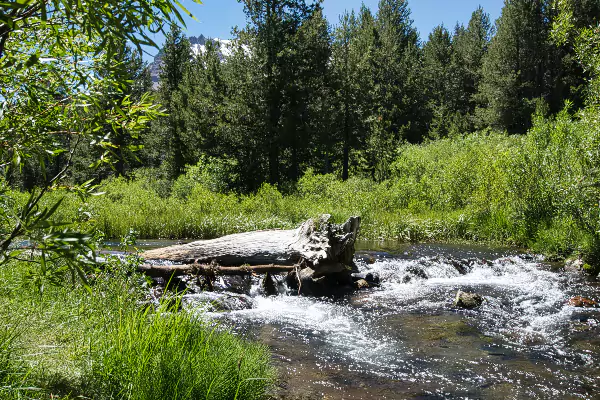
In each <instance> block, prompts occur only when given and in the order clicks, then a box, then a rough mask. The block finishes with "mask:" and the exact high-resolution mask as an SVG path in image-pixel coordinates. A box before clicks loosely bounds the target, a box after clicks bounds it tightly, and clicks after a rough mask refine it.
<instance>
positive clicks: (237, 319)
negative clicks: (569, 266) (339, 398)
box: [186, 253, 600, 398]
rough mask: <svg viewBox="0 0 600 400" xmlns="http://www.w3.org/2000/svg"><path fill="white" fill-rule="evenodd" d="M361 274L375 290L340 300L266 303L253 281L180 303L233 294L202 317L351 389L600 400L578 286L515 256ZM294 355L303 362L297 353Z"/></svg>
mask: <svg viewBox="0 0 600 400" xmlns="http://www.w3.org/2000/svg"><path fill="white" fill-rule="evenodd" d="M359 266H360V269H361V271H363V272H367V271H368V272H373V273H376V274H378V275H379V276H380V278H381V281H382V284H381V287H380V288H377V289H371V290H368V291H364V292H358V293H356V294H355V295H352V296H350V297H347V298H344V299H316V298H309V297H297V296H288V295H279V296H276V297H263V296H260V295H258V294H257V292H258V290H257V287H258V286H257V285H258V281H255V282H254V285H255V286H254V289H253V290H252V291H251V293H252V296H247V295H231V294H223V293H210V294H206V293H202V294H198V295H190V296H187V297H186V298H187V300H186V301H187V302H188V303H191V304H196V305H197V304H198V303H199V302H200V303H202V302H207V301H208V302H210V301H213V300H215V299H218V298H220V297H222V296H230V298H231V299H232V300H231V301H233V306H232V307H230V308H227V310H229V311H225V312H215V310H212V309H210V307H209V308H208V309H207V308H205V309H204V311H205V312H206V311H208V314H207V315H209V316H210V317H211V318H214V319H217V320H221V321H224V322H225V323H226V324H227V325H230V326H232V327H235V329H238V330H239V329H242V330H243V331H245V332H261V327H272V329H271V330H272V331H273V332H275V333H273V334H271V336H269V339H268V340H269V343H270V345H271V346H274V347H275V348H277V349H279V350H280V351H281V352H283V353H285V354H288V356H286V357H287V358H286V359H289V360H291V361H289V362H290V363H300V362H308V360H312V361H310V362H313V363H314V367H313V368H316V369H318V370H326V371H330V372H329V373H331V374H334V375H335V376H338V378H336V379H344V380H345V381H348V382H352V379H359V378H356V376H357V375H356V374H358V376H359V377H360V379H363V380H366V381H367V382H370V383H369V384H368V385H371V384H375V382H377V384H375V386H374V387H378V386H377V385H380V386H381V385H382V384H381V383H380V381H378V379H380V378H381V379H394V381H393V382H409V383H410V382H413V383H415V384H416V386H415V387H417V388H419V390H421V391H423V393H434V394H436V396H437V395H440V394H441V395H442V397H446V396H447V395H448V394H447V393H446V392H445V390H449V391H450V392H449V393H454V394H458V393H462V394H464V395H470V396H472V397H489V393H490V391H491V392H493V393H499V392H498V391H499V390H501V391H502V393H506V396H508V397H512V398H529V397H533V398H545V397H546V396H550V397H561V396H564V395H566V394H568V393H570V396H571V395H573V393H576V394H577V395H576V396H575V397H577V398H593V396H591V395H590V391H591V392H592V393H596V394H598V393H600V392H598V387H597V386H598V383H597V382H598V379H597V378H598V377H595V376H594V375H597V373H596V374H594V373H593V372H591V371H593V366H594V365H597V363H598V362H600V357H599V354H598V350H599V349H598V347H594V346H597V344H598V343H597V342H594V344H593V345H590V346H591V347H590V348H583V349H582V347H585V341H583V342H582V341H581V340H580V339H581V338H584V339H585V338H587V337H589V336H591V335H596V337H597V336H598V331H599V330H600V329H598V323H597V321H598V320H600V312H598V311H597V310H596V309H586V310H585V312H584V313H583V314H581V315H579V314H578V313H581V312H582V311H581V309H576V308H574V307H572V306H570V305H568V304H567V302H568V300H569V299H570V298H571V297H572V296H574V295H584V296H590V297H594V296H597V295H598V293H597V292H598V291H597V289H596V288H595V287H592V286H590V285H587V284H586V283H585V282H584V281H582V279H581V277H578V276H574V275H569V274H567V273H557V272H553V271H551V270H550V268H549V267H546V266H543V264H541V260H540V259H538V258H534V257H531V256H517V255H511V256H509V257H496V258H492V259H486V258H483V257H479V258H477V257H475V258H468V259H458V258H454V257H452V256H451V255H448V254H447V253H445V254H440V255H435V256H431V255H428V256H419V257H415V258H412V259H410V257H406V256H404V257H390V256H385V257H380V258H379V259H377V260H375V262H374V263H372V264H366V263H364V262H359ZM458 290H463V291H470V292H476V293H479V294H481V295H482V296H484V298H485V301H484V303H483V305H482V306H481V307H479V308H478V309H475V310H459V309H456V308H454V307H453V300H454V296H455V295H456V292H457V291H458ZM236 296H237V297H236ZM236 302H238V303H239V304H238V303H236ZM577 330H579V331H582V332H583V333H579V331H577ZM573 332H575V333H573ZM586 332H587V333H586ZM257 334H258V333H257ZM578 335H579V336H578ZM581 335H583V336H581ZM575 339H576V340H577V341H576V343H575ZM571 342H573V343H575V344H576V346H574V345H572V343H571ZM588 347H589V346H588ZM300 348H302V349H303V352H302V355H300V353H298V351H296V350H294V349H300ZM294 360H296V361H294ZM579 369H583V371H585V372H579ZM331 371H334V372H331ZM340 371H341V372H340ZM343 371H346V372H343ZM369 377H370V378H369ZM315 379H316V378H315ZM326 381H327V379H325V380H324V381H323V382H326ZM319 382H321V381H319ZM386 382H387V381H386ZM390 382H391V381H390ZM397 384H398V383H397ZM368 385H367V386H368ZM386 385H388V383H386ZM324 386H325V387H328V388H330V389H331V390H333V388H335V387H338V386H339V385H334V384H330V385H324ZM342 386H343V385H342ZM386 387H387V386H386ZM361 390H363V391H365V390H366V389H361ZM411 390H412V389H411ZM366 392H368V391H366ZM366 392H365V393H366ZM361 393H362V392H361ZM386 393H387V392H386ZM444 393H446V394H444ZM361 396H362V395H361ZM365 396H366V395H365ZM402 396H404V395H400V394H398V397H394V396H393V395H392V397H386V398H403V397H402ZM367 397H368V396H367ZM491 397H492V398H500V397H498V396H496V395H494V396H491ZM358 398H360V397H358ZM368 398H377V396H376V395H373V396H372V397H368ZM382 398H383V397H382Z"/></svg>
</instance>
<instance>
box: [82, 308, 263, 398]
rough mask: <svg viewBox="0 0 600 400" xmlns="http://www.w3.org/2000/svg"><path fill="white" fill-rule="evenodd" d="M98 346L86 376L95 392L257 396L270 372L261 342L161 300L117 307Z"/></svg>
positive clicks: (111, 395) (113, 395)
mask: <svg viewBox="0 0 600 400" xmlns="http://www.w3.org/2000/svg"><path fill="white" fill-rule="evenodd" d="M147 310H149V309H147ZM98 350H99V351H98V353H97V356H96V357H94V358H93V359H92V361H93V364H92V366H91V368H90V371H89V373H90V377H89V382H88V385H89V386H90V387H91V388H92V392H95V393H96V395H97V397H98V398H110V399H113V398H116V399H132V400H136V399H139V400H151V399H157V400H159V399H166V398H169V399H199V398H202V399H261V398H264V395H265V392H266V390H267V388H268V387H269V385H270V383H271V381H272V378H273V376H272V373H271V371H270V367H269V364H268V363H269V359H268V357H265V353H267V350H266V349H265V348H264V347H263V346H261V345H258V344H248V343H244V342H242V341H241V340H240V339H239V338H237V337H235V336H233V335H231V334H228V333H225V332H221V331H219V330H218V329H217V328H216V327H212V328H211V327H210V326H208V325H206V324H205V323H202V322H200V321H197V320H194V318H191V317H190V315H189V314H187V313H181V312H172V309H171V308H170V307H166V306H163V307H162V310H160V311H159V312H148V311H147V312H144V313H140V312H135V311H129V312H125V313H122V314H121V315H120V316H119V321H118V323H117V324H115V325H114V326H112V327H111V329H110V330H109V331H108V332H107V335H106V336H105V338H104V341H103V342H102V344H101V345H100V346H99V349H98Z"/></svg>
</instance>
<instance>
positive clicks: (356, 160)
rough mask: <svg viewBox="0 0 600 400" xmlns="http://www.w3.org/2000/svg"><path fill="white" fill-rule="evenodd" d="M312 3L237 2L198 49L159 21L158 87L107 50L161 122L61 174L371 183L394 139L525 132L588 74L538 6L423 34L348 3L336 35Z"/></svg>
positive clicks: (34, 173)
mask: <svg viewBox="0 0 600 400" xmlns="http://www.w3.org/2000/svg"><path fill="white" fill-rule="evenodd" d="M320 3H321V2H320V1H314V2H308V1H305V0H287V1H280V0H245V1H244V6H245V12H246V15H247V25H246V27H244V28H243V29H238V28H235V29H234V30H233V33H234V40H232V41H231V42H228V43H227V44H225V45H224V44H223V43H220V42H217V41H212V40H210V39H209V40H207V42H206V45H205V47H204V48H203V50H204V51H200V52H197V54H194V53H193V52H192V50H191V46H192V45H191V43H190V40H188V38H186V37H185V36H184V35H183V33H182V31H181V30H180V29H179V28H178V27H176V26H174V27H173V28H172V29H171V31H170V33H169V34H168V35H167V38H166V43H165V45H164V48H163V49H162V50H161V62H160V72H159V82H158V84H157V85H156V84H155V85H153V83H152V80H151V77H150V67H149V66H148V65H147V64H146V63H144V62H142V60H141V57H140V55H139V53H138V52H137V51H134V50H132V49H130V48H128V47H127V46H125V45H124V46H122V51H120V52H119V53H118V54H116V56H115V57H117V58H119V59H121V60H122V61H123V63H122V68H121V69H120V72H119V73H121V74H122V76H123V78H124V79H126V80H127V81H128V82H129V83H128V84H127V86H128V87H127V88H126V90H124V91H122V92H120V93H119V96H125V95H130V96H131V97H132V98H139V97H141V96H142V94H143V93H145V92H148V91H155V95H156V98H157V100H158V102H159V103H160V104H162V106H163V108H164V110H165V112H166V115H165V116H164V117H162V118H159V119H157V120H156V121H153V123H152V125H151V127H150V128H148V129H146V130H145V132H143V134H141V135H139V137H137V138H133V139H132V138H130V137H126V136H125V135H123V136H122V137H121V136H119V135H112V136H111V138H110V140H111V141H112V142H114V145H115V147H114V151H115V152H116V153H118V154H117V156H118V157H119V159H120V161H119V162H117V163H116V164H114V165H111V166H110V167H109V166H102V165H100V167H99V168H96V169H95V170H90V169H89V168H88V166H89V164H90V163H92V161H93V160H96V159H98V158H99V156H100V154H95V153H94V152H95V151H97V150H94V148H93V146H86V144H85V143H79V144H78V145H79V148H78V150H77V153H76V157H74V161H75V165H74V168H73V169H72V173H71V179H72V180H73V181H75V182H83V181H86V180H88V179H91V178H95V179H97V180H98V181H99V180H102V179H104V178H106V177H108V176H111V175H117V176H122V175H125V176H131V175H135V174H137V175H146V176H152V177H153V178H154V179H156V180H158V181H159V182H161V184H160V185H159V186H160V187H161V189H160V190H159V192H160V193H162V194H163V195H168V194H169V193H170V190H171V186H172V182H174V181H175V180H176V179H177V178H178V177H179V176H180V175H182V174H184V173H186V172H188V173H190V171H192V173H194V174H195V176H196V177H197V179H198V180H201V181H202V182H203V183H204V184H206V185H207V186H209V187H211V188H213V189H214V190H217V191H235V192H240V193H247V192H252V191H255V190H257V189H258V188H259V187H260V186H261V184H263V183H264V182H268V183H271V184H276V185H278V187H279V188H280V190H284V191H285V190H286V187H292V186H293V184H294V183H295V182H297V180H298V179H299V178H300V177H301V176H302V175H303V174H304V173H305V172H306V171H309V170H310V171H313V172H314V173H333V174H336V175H338V176H339V177H340V178H342V179H344V180H346V179H348V177H351V176H360V177H368V178H371V179H373V180H375V181H378V182H381V181H384V180H386V179H388V178H389V177H390V173H391V166H392V164H393V162H394V160H395V159H396V158H397V157H398V156H399V154H400V153H401V152H402V147H401V145H402V144H404V143H422V142H427V141H434V140H438V139H440V138H447V137H450V138H455V137H459V136H464V135H468V134H469V133H470V132H474V131H486V130H493V131H500V132H505V133H507V134H524V133H526V132H527V130H528V129H529V128H531V126H532V121H533V118H534V116H536V115H538V116H543V117H548V116H551V115H554V114H556V113H558V112H559V111H561V110H562V109H564V108H565V107H566V108H567V109H569V110H570V111H576V110H578V109H580V108H582V107H584V105H585V99H586V90H587V89H588V88H589V86H588V85H587V83H588V81H589V79H590V76H589V75H588V72H586V71H585V70H584V69H583V68H582V67H581V64H579V63H578V60H577V57H576V54H575V50H574V46H573V44H572V43H571V42H568V41H565V42H563V43H560V44H559V43H557V42H556V41H555V40H553V39H552V38H551V35H550V33H551V31H552V26H553V24H554V23H555V22H556V21H555V19H556V18H557V16H558V12H557V10H556V9H555V8H554V7H553V2H552V1H550V0H510V1H506V3H505V6H504V8H503V10H502V14H501V17H500V18H499V19H498V20H497V21H496V22H495V23H493V22H492V21H490V18H489V16H488V14H486V12H485V10H484V9H483V8H481V7H480V8H478V9H477V10H475V11H474V12H473V14H472V17H471V20H470V21H469V23H468V24H467V25H466V26H464V25H460V24H458V25H456V26H455V27H453V28H450V27H444V26H438V27H436V28H435V29H434V30H433V32H431V34H430V35H429V37H428V38H427V40H422V38H420V37H419V35H418V33H417V31H416V29H415V28H414V26H413V21H412V20H411V17H410V8H409V4H408V1H406V0H381V1H380V3H379V7H378V9H377V10H370V9H368V8H366V7H364V6H363V7H362V8H361V9H360V10H359V11H358V12H350V13H346V14H344V15H342V16H341V17H340V19H339V21H337V22H336V23H335V25H332V24H331V23H330V22H329V21H327V20H325V18H324V17H323V13H322V6H321V4H320ZM573 4H574V7H573V19H572V21H573V23H574V25H575V28H581V27H587V26H591V25H594V24H597V22H598V20H599V17H600V0H582V1H577V2H574V3H573ZM224 47H226V48H227V49H226V51H224ZM99 69H100V71H99V74H100V75H101V74H102V71H101V67H100V68H99ZM110 96H111V95H110V94H106V97H110ZM63 140H64V141H65V143H64V146H65V147H68V146H70V145H71V143H69V142H70V140H71V139H69V138H68V137H67V138H64V139H63ZM65 162H66V160H65V159H62V158H61V157H58V158H55V159H54V161H53V165H50V166H48V168H49V169H55V170H57V171H58V170H60V169H61V168H62V166H63V165H62V164H64V163H65ZM42 176H43V174H42V173H41V172H40V171H39V165H38V164H35V163H33V164H25V165H24V167H22V168H21V169H20V170H16V169H15V170H14V171H13V172H12V173H11V174H10V179H11V181H12V183H13V185H14V186H17V187H20V188H21V189H24V190H28V189H31V188H32V187H34V186H35V185H36V184H38V183H39V182H40V179H42Z"/></svg>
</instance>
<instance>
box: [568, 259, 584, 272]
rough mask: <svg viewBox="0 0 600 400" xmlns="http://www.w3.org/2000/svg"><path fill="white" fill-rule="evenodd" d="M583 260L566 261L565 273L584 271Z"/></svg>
mask: <svg viewBox="0 0 600 400" xmlns="http://www.w3.org/2000/svg"><path fill="white" fill-rule="evenodd" d="M583 264H584V262H583V260H582V259H581V258H569V259H568V260H567V261H565V271H567V272H581V270H582V269H583Z"/></svg>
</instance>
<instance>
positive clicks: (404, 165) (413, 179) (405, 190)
mask: <svg viewBox="0 0 600 400" xmlns="http://www.w3.org/2000/svg"><path fill="white" fill-rule="evenodd" d="M594 115H595V114H594V113H591V112H590V113H587V114H582V115H580V116H579V117H578V118H573V117H572V116H570V115H569V114H568V113H567V112H563V113H562V114H560V115H559V116H558V117H557V118H555V119H553V120H544V119H541V118H538V119H537V121H536V124H535V126H534V128H533V129H532V130H531V131H530V132H529V133H528V134H527V135H522V136H507V135H503V134H498V133H490V132H484V133H478V134H472V135H469V136H465V137H457V138H453V139H443V140H437V141H434V142H431V143H426V144H423V145H404V146H401V147H400V148H399V151H398V157H397V158H396V161H395V162H394V164H393V165H392V173H391V175H392V178H391V179H389V180H388V181H385V182H380V183H376V182H373V181H372V180H370V179H369V178H361V177H356V176H355V177H353V178H351V179H349V180H348V181H346V182H342V181H341V180H340V179H338V178H336V177H335V176H333V175H317V174H314V173H312V172H310V171H309V172H308V173H307V174H305V176H304V177H303V178H302V179H301V180H300V181H299V182H298V183H297V184H296V185H295V187H294V188H292V189H288V190H287V191H286V192H285V194H282V192H280V191H279V190H278V189H277V188H276V187H274V186H270V185H268V184H265V185H263V186H262V188H261V189H260V190H259V191H258V192H256V193H253V194H251V195H237V194H231V193H230V194H226V193H218V192H215V191H211V190H210V189H209V186H210V185H207V184H206V180H205V179H204V177H203V175H202V174H198V171H196V170H194V169H191V170H190V172H189V173H188V174H187V175H185V176H182V177H180V178H179V179H178V180H177V181H176V182H175V183H174V184H173V186H172V190H171V194H170V195H169V196H161V195H159V193H163V192H164V190H162V189H163V188H162V186H161V185H162V183H161V182H158V181H154V180H152V179H150V178H147V177H138V178H137V179H133V180H125V179H112V180H109V181H105V182H104V183H103V185H102V190H103V191H105V192H106V194H105V195H104V196H99V197H94V198H92V199H90V201H89V202H88V203H86V204H84V205H82V204H81V203H79V202H78V201H77V200H76V199H75V198H72V199H70V200H69V201H68V202H67V203H66V207H64V208H63V210H62V212H63V215H62V217H63V218H66V219H70V218H71V219H72V218H75V216H77V218H79V219H82V220H88V219H89V221H88V224H90V225H92V226H94V227H95V228H96V229H97V230H99V231H101V232H103V233H104V235H106V236H107V237H112V238H118V237H122V236H123V235H125V234H126V233H127V232H129V230H130V229H135V230H136V231H137V232H139V235H140V237H142V238H211V237H216V236H220V235H224V234H229V233H234V232H241V231H247V230H254V229H266V228H291V227H295V226H297V224H298V223H300V222H301V221H303V220H304V219H306V218H309V217H313V216H316V215H318V214H321V213H330V214H332V215H333V216H334V218H335V219H336V220H338V221H341V220H343V219H345V218H347V217H348V216H350V215H360V216H362V217H363V226H362V237H363V238H368V239H394V240H401V241H456V240H467V241H484V242H494V243H504V244H512V245H518V246H524V247H528V248H531V249H533V250H535V251H541V252H546V253H553V254H561V255H567V254H570V253H572V252H574V251H582V252H584V253H586V254H588V255H594V254H596V253H597V252H596V250H595V249H597V248H598V234H597V230H598V219H599V216H598V203H597V201H598V199H599V198H600V193H599V191H598V187H599V186H600V185H599V184H600V176H599V175H598V171H597V165H600V155H599V154H600V153H599V150H598V149H599V146H598V144H599V143H600V139H599V138H600V134H599V127H598V124H596V123H595V116H594Z"/></svg>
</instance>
